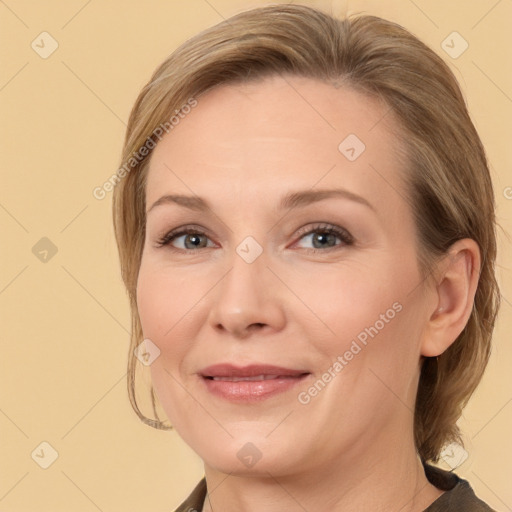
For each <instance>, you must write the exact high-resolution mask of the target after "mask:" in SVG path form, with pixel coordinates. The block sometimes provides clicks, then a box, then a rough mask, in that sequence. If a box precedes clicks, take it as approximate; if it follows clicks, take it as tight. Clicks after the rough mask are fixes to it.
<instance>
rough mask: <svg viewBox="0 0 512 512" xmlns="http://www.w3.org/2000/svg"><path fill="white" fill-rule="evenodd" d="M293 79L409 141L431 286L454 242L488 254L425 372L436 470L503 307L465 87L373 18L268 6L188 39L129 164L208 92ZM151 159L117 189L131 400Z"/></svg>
mask: <svg viewBox="0 0 512 512" xmlns="http://www.w3.org/2000/svg"><path fill="white" fill-rule="evenodd" d="M282 74H292V75H295V76H303V77H309V78H314V79H318V80H322V81H326V82H335V83H339V81H341V82H342V83H344V84H346V85H347V86H349V87H351V88H353V89H355V90H359V91H361V92H363V93H365V94H369V95H374V96H376V97H378V98H381V99H382V100H384V102H385V103H386V104H387V105H388V107H389V108H390V109H391V110H392V112H393V115H394V116H396V119H397V120H398V123H399V124H400V128H401V132H402V133H403V140H402V142H403V143H404V144H405V147H406V151H407V155H408V163H409V165H408V169H407V173H406V176H405V182H406V184H407V187H408V190H409V197H408V200H410V203H411V205H412V207H413V212H414V218H415V222H416V226H417V246H418V261H419V263H420V267H421V269H422V273H423V276H424V277H425V278H427V277H428V276H429V274H430V273H431V271H432V269H433V265H434V263H435V261H436V260H437V258H438V257H440V256H442V255H444V254H446V252H447V249H448V248H449V247H450V245H451V244H453V243H454V242H455V241H457V240H459V239H462V238H472V239H473V240H475V241H476V242H477V243H478V245H479V247H480V250H481V254H482V255H483V261H482V265H481V269H480V279H479V283H478V288H477V291H476V296H475V300H474V307H473V310H472V313H471V316H470V318H469V320H468V323H467V325H466V326H465V328H464V330H463V331H462V333H461V334H460V336H459V337H458V338H457V340H456V341H455V342H454V343H453V344H452V345H451V346H450V348H448V349H447V350H446V351H445V352H444V353H443V354H442V355H440V356H439V357H438V358H437V359H436V358H426V359H425V361H424V362H423V365H422V370H421V375H420V379H419V387H418V394H417V399H416V407H415V418H414V433H415V443H416V448H417V451H418V453H419V455H420V457H421V458H422V460H424V461H429V460H432V461H437V460H438V459H439V454H440V451H441V449H442V447H443V446H444V445H445V444H446V443H448V442H452V441H457V442H459V443H461V444H462V440H461V436H460V431H459V428H458V427H457V425H456V421H457V420H458V418H459V417H460V415H461V413H462V409H463V408H464V407H465V405H466V403H467V402H468V400H469V398H470V396H471V395H472V393H473V391H474V390H475V388H476V387H477V385H478V383H479V382H480V380H481V377H482V375H483V372H484V370H485V367H486V365H487V361H488V358H489V355H490V347H491V335H492V331H493V328H494V323H495V318H496V315H497V311H498V308H499V303H500V295H499V289H498V284H497V281H496V278H495V273H494V265H495V259H496V222H495V213H494V208H495V204H494V194H493V188H492V182H491V178H490V173H489V169H488V164H487V160H486V156H485V151H484V148H483V146H482V143H481V141H480V138H479V137H478V134H477V132H476V130H475V127H474V126H473V123H472V121H471V119H470V116H469V114H468V111H467V108H466V104H465V101H464V98H463V96H462V93H461V91H460V88H459V86H458V83H457V80H456V79H455V77H454V75H453V73H452V72H451V71H450V69H449V67H448V66H447V65H446V64H445V63H444V61H443V60H442V59H441V58H440V57H439V56H438V55H436V53H434V52H433V51H432V50H431V49H430V48H428V47H427V46H426V45H425V44H423V43H422V42H421V41H419V40H418V39H417V38H416V37H414V36H413V35H412V34H411V33H409V32H408V31H407V30H405V29H404V28H403V27H401V26H400V25H397V24H395V23H392V22H389V21H386V20H383V19H381V18H378V17H375V16H367V15H357V16H351V17H348V18H346V19H343V20H340V19H336V18H334V17H331V16H330V15H328V14H326V13H323V12H321V11H319V10H317V9H314V8H311V7H306V6H298V5H272V6H267V7H262V8H257V9H252V10H249V11H246V12H243V13H240V14H238V15H236V16H234V17H232V18H229V19H227V20H225V21H224V22H222V23H220V24H218V25H216V26H214V27H212V28H210V29H208V30H205V31H203V32H201V33H200V34H198V35H196V36H195V37H193V38H191V39H189V40H188V41H186V42H185V43H184V44H183V45H182V46H180V47H179V48H178V49H177V50H176V51H175V52H174V53H172V54H171V55H170V56H169V57H168V58H167V59H166V60H165V61H164V62H163V63H162V64H161V65H160V66H159V67H158V68H157V69H156V71H155V72H154V74H153V76H152V77H151V79H150V80H149V82H148V83H147V85H146V86H145V87H144V88H143V89H142V91H141V93H140V94H139V96H138V98H137V100H136V102H135V105H134V107H133V109H132V111H131V114H130V119H129V122H128V127H127V131H126V137H125V142H124V148H123V154H122V163H124V164H126V162H128V161H129V160H130V159H133V155H134V154H136V153H137V152H139V150H140V148H142V147H144V146H145V147H146V148H147V147H149V148H151V149H152V147H154V146H155V145H156V143H157V142H158V140H157V139H159V138H160V137H157V135H156V134H158V130H157V132H156V133H155V130H156V129H157V127H159V126H164V123H166V122H168V119H169V116H170V115H172V113H173V112H177V110H179V109H180V108H181V107H182V106H183V105H186V104H187V103H190V102H191V98H196V97H198V96H199V95H200V94H203V93H204V92H206V91H208V90H209V89H211V88H212V87H215V86H218V85H221V84H226V83H230V82H236V81H238V82H240V81H242V82H243V81H249V80H257V79H261V78H263V77H265V76H268V75H282ZM151 149H150V150H149V152H148V154H147V155H145V156H144V157H143V158H140V159H139V158H137V160H136V161H133V160H130V162H131V169H130V170H129V172H128V171H127V172H125V173H123V177H122V179H119V180H118V181H119V182H118V183H117V185H116V186H115V189H114V196H113V217H114V229H115V236H116V241H117V245H118V249H119V255H120V262H121V271H122V277H123V281H124V283H125V285H126V288H127V291H128V294H129V297H130V304H131V312H132V337H131V343H130V349H129V355H128V392H129V397H130V402H131V404H132V406H133V408H134V410H135V412H136V413H137V414H138V415H139V417H140V418H141V419H142V421H144V422H145V423H147V424H149V425H151V426H153V427H155V428H161V429H168V428H172V427H168V426H165V425H164V424H163V423H162V422H161V421H160V419H159V418H158V414H157V411H156V407H155V398H156V397H155V394H154V390H153V388H151V400H152V405H153V413H154V415H155V417H156V419H150V418H148V417H146V416H145V415H144V414H142V412H141V411H140V409H139V407H138V405H137V400H136V396H135V370H136V358H135V356H134V349H135V347H136V346H137V345H138V344H139V343H140V342H141V341H142V337H143V334H142V329H141V325H140V320H139V317H138V312H137V303H136V285H137V276H138V270H139V267H140V262H141V255H142V249H143V245H144V238H145V177H146V174H147V170H148V162H149V157H150V155H151Z"/></svg>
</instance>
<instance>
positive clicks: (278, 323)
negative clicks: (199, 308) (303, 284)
mask: <svg viewBox="0 0 512 512" xmlns="http://www.w3.org/2000/svg"><path fill="white" fill-rule="evenodd" d="M231 262H232V265H231V269H230V270H229V271H228V272H227V273H226V274H225V275H224V277H223V278H222V279H221V281H220V282H219V283H218V284H217V286H216V287H215V293H213V294H212V297H211V300H212V304H213V305H212V308H211V310H210V314H209V324H210V325H211V326H212V327H213V328H214V329H215V330H216V331H222V332H226V333H230V334H232V335H233V336H235V337H237V338H239V339H245V338H247V337H249V336H250V335H251V333H253V332H255V333H258V334H259V335H262V334H266V333H267V332H268V333H271V332H276V331H279V330H281V329H283V327H284V325H285V321H286V317H285V304H284V298H285V297H284V295H285V291H284V290H283V283H282V282H281V281H280V280H279V278H278V277H276V274H275V271H272V270H270V269H269V268H268V266H267V264H268V260H267V258H266V257H265V253H262V254H261V255H260V256H259V257H258V258H257V259H256V260H255V261H253V262H252V263H248V262H246V261H245V260H244V259H243V258H242V257H240V256H239V255H238V253H236V252H234V254H233V257H232V259H231Z"/></svg>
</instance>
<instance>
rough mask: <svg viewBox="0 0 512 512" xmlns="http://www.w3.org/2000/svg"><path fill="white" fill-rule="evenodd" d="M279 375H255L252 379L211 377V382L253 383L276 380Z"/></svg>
mask: <svg viewBox="0 0 512 512" xmlns="http://www.w3.org/2000/svg"><path fill="white" fill-rule="evenodd" d="M279 377H280V375H255V376H254V377H212V378H213V380H223V381H227V382H241V381H245V380H248V381H253V380H271V379H277V378H279Z"/></svg>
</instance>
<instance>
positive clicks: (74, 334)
mask: <svg viewBox="0 0 512 512" xmlns="http://www.w3.org/2000/svg"><path fill="white" fill-rule="evenodd" d="M265 3H267V2H264V1H261V2H259V1H253V2H246V1H233V0H210V1H208V2H207V1H206V0H190V1H187V2H185V1H181V2H178V1H169V0H167V1H164V0H153V1H146V2H135V1H121V0H110V1H103V2H101V1H99V0H89V1H86V0H73V1H71V0H70V1H66V2H64V1H62V2H58V1H55V0H53V1H45V2H38V1H31V2H29V1H23V0H19V1H15V0H5V1H0V30H1V31H0V34H1V45H0V55H1V67H0V104H1V128H0V129H1V134H0V141H1V142H0V144H1V155H2V158H1V169H2V187H1V189H0V222H1V226H2V227H1V229H2V240H3V244H2V248H1V250H0V257H1V261H0V308H1V320H2V323H1V330H0V336H1V338H0V340H1V341H0V343H1V363H0V364H1V373H0V511H10V512H29V511H30V512H33V511H36V510H37V511H39V512H46V511H48V512H49V511H52V512H59V511H68V512H69V511H73V512H92V511H95V510H101V511H103V512H109V511H121V510H122V511H124V512H130V511H136V510H137V511H139V510H145V511H149V510H152V511H155V512H159V511H162V512H163V511H171V510H173V508H174V507H175V506H177V505H178V503H179V502H180V501H181V500H182V499H183V498H185V496H186V495H188V493H189V492H190V491H191V489H192V488H193V486H194V485H195V484H196V482H197V481H198V480H199V478H201V477H202V474H203V473H202V465H201V461H200V460H199V459H198V458H197V456H196V455H195V454H194V453H193V452H192V451H191V450H190V449H189V448H188V447H187V446H186V445H184V443H183V442H182V441H181V440H180V439H179V437H178V436H177V434H175V433H174V432H170V433H169V432H162V431H157V430H154V429H151V428H150V427H147V426H145V425H143V424H142V423H141V422H140V421H139V420H138V418H137V417H136V416H135V414H134V413H133V412H132V410H131V408H130V405H129V402H128V398H127V392H126V374H125V372H126V370H125V366H126V359H127V347H128V331H129V327H130V320H129V310H128V302H127V299H126V295H125V292H124V289H123V287H122V283H121V280H120V276H119V270H118V261H117V253H116V249H115V245H114V238H113V230H112V227H111V212H110V208H111V203H110V201H111V194H109V195H108V197H107V198H106V199H104V200H102V201H100V200H97V199H95V198H94V197H93V195H92V190H93V188H94V187H96V186H99V185H101V184H102V183H103V182H104V181H105V180H106V179H107V178H108V177H109V176H111V175H112V173H113V172H114V171H115V170H116V169H117V166H118V163H119V162H118V160H119V156H120V151H121V145H122V140H123V136H124V129H125V125H126V121H127V119H128V115H129V111H130V109H131V106H132V104H133V102H134V101H135V98H136V96H137V94H138V92H139V90H140V88H141V87H142V85H143V84H144V83H145V82H146V81H147V79H148V78H149V76H150V74H151V73H152V72H153V70H154V68H155V67H156V66H157V65H158V64H159V63H160V62H161V61H162V60H163V59H164V58H165V57H166V56H167V55H168V54H169V53H170V52H171V51H172V50H173V49H174V48H176V47H177V46H178V45H179V44H180V43H182V42H183V41H184V40H185V39H186V38H188V37H190V36H192V35H193V34H195V33H197V32H198V31H200V30H202V29H204V28H206V27H209V26H211V25H213V24H215V23H217V22H219V21H220V20H222V18H225V17H228V16H230V15H232V14H234V13H236V12H239V11H241V10H244V9H246V8H249V7H253V6H256V5H264V4H265ZM296 3H299V2H296ZM309 4H312V5H317V6H319V7H321V8H324V9H326V10H328V11H331V12H333V13H334V14H337V15H343V14H345V13H346V12H347V11H348V12H353V11H365V12H368V13H371V14H377V15H380V16H383V17H385V18H388V19H390V20H393V21H397V22H398V23H400V24H402V25H404V26H405V27H407V28H408V29H410V30H411V31H412V32H413V33H414V34H416V35H417V36H419V37H420V38H421V39H422V40H424V41H425V42H426V43H427V44H429V45H430V46H431V47H432V48H434V49H435V50H436V51H437V52H439V53H440V54H441V55H442V56H443V57H444V58H445V60H446V61H447V62H449V64H450V65H451V66H452V68H453V70H454V71H455V73H456V76H457V77H458V79H459V80H460V83H461V86H462V88H463V91H464V94H465V95H466V97H467V100H468V103H469V108H470V111H471V113H472V116H473V119H474V122H475V124H476V127H477V129H478V130H479V133H480V135H481V137H482V139H483V142H484V145H485V146H486V148H487V151H488V156H489V159H490V162H491V165H492V171H493V179H494V183H495V187H496V199H497V208H498V217H499V220H500V223H501V225H502V227H503V229H504V230H505V231H506V232H508V233H510V232H511V231H512V229H511V224H512V222H511V219H512V188H507V187H512V172H511V169H512V166H511V159H512V152H511V149H510V136H511V125H512V76H511V72H510V69H511V66H510V59H511V50H510V48H511V45H512V36H511V32H510V21H511V19H512V2H511V1H510V0H500V1H497V0H480V1H474V2H467V1H463V0H457V1H451V2H445V1H441V0H436V1H426V0H414V1H413V0H400V1H370V0H368V1H363V0H361V1H356V0H351V1H332V2H330V1H317V2H309ZM44 31H46V32H48V33H49V34H50V35H51V36H52V37H53V38H54V39H55V40H56V41H57V42H58V45H59V46H58V48H57V50H56V51H55V52H54V53H53V54H52V55H50V56H49V57H48V58H46V59H43V58H42V57H41V56H40V54H39V53H41V52H43V51H44V50H43V43H41V39H42V38H43V37H45V38H46V39H45V43H44V48H46V50H48V49H49V48H50V40H49V39H48V36H41V37H38V36H39V34H41V32H44ZM453 31H457V32H459V33H460V34H461V35H462V37H463V38H464V39H465V40H466V41H467V42H468V43H469V47H468V49H467V50H466V51H465V52H464V53H463V54H462V55H461V56H460V57H458V58H456V59H454V58H452V57H450V56H448V55H447V54H446V53H445V52H444V50H443V49H442V47H441V42H442V41H443V40H444V39H445V38H446V37H447V36H448V35H449V34H451V33H452V32H453ZM34 40H35V43H34V45H39V46H36V49H37V50H38V52H39V53H37V52H36V51H35V50H34V49H32V47H31V43H32V41H34ZM507 196H508V198H507ZM43 237H47V238H48V239H50V240H51V242H52V243H53V244H54V245H55V246H56V248H57V252H56V254H55V255H53V256H52V254H51V252H49V253H48V255H47V261H46V262H43V261H41V260H40V259H39V258H38V257H36V255H35V254H34V253H33V252H32V248H33V247H34V245H35V244H36V243H38V241H39V240H40V239H41V238H43ZM40 243H42V244H43V245H44V244H45V243H46V244H47V243H48V242H40ZM511 246H512V244H511V241H510V238H507V236H505V235H504V234H503V233H502V232H500V250H501V252H500V257H499V263H500V265H499V269H498V272H499V279H500V283H501V285H502V294H503V297H504V300H503V306H502V310H501V313H500V317H499V320H498V325H497V329H496V335H495V346H494V352H493V355H492V360H491V362H490V366H489V369H488V371H487V373H486V376H485V378H484V381H483V382H482V385H481V387H480V389H479V391H478V393H477V394H476V395H475V396H474V398H473V399H472V401H471V402H470V404H469V406H468V407H467V409H466V411H465V413H464V417H463V418H462V420H461V426H462V427H463V428H464V430H465V438H466V443H467V450H468V452H469V457H468V459H467V460H466V461H465V462H464V463H463V464H462V465H461V466H460V467H458V468H457V470H456V471H457V472H458V473H459V474H460V475H461V476H463V477H465V478H468V479H469V480H470V482H471V483H472V485H473V487H474V488H475V490H476V492H477V494H478V495H480V496H481V497H482V498H483V499H484V500H485V501H487V502H488V503H489V504H490V505H491V506H492V507H493V508H495V509H497V510H500V511H505V510H512V487H511V486H510V481H512V475H511V473H512V471H511V467H512V463H511V459H512V449H511V440H510V426H511V423H512V422H511V420H512V385H511V381H510V365H511V363H512V350H511V344H510V342H509V341H510V334H509V333H510V330H511V328H512V321H511V318H512V314H511V313H512V277H511V276H512V273H511V269H510V262H511V261H512V258H511V253H512V251H511ZM39 250H41V249H39ZM36 252H37V251H36ZM43 256H44V254H39V257H43ZM43 441H46V442H47V443H49V444H50V445H51V446H52V447H53V449H55V450H56V451H57V452H58V458H57V459H56V460H55V462H54V463H53V464H52V465H50V466H49V467H48V468H47V469H42V468H41V467H40V466H39V464H38V462H39V463H41V462H44V460H46V461H48V460H49V456H50V451H49V449H48V448H46V447H44V446H43V447H42V448H41V447H39V445H40V443H41V442H43ZM34 450H35V454H34V457H32V456H31V454H32V453H33V452H34ZM41 450H43V451H41ZM441 465H442V466H443V467H446V468H447V467H448V466H447V465H446V463H445V462H442V463H441Z"/></svg>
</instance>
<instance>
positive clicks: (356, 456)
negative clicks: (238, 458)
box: [203, 436, 442, 512]
mask: <svg viewBox="0 0 512 512" xmlns="http://www.w3.org/2000/svg"><path fill="white" fill-rule="evenodd" d="M388 441H389V440H388ZM380 442H382V440H379V443H380ZM360 444H361V443H360ZM362 444H363V445H364V442H363V443H362ZM363 449H364V451H363ZM368 453H370V457H369V456H368V455H367V454H368ZM363 454H366V455H363ZM205 476H206V482H207V486H208V490H209V492H208V494H207V496H206V499H205V502H204V507H203V511H204V512H219V511H222V512H235V511H237V512H238V511H240V510H243V511H244V512H253V511H254V512H255V511H260V510H265V511H266V512H274V511H276V512H277V511H281V510H287V511H289V512H304V510H331V511H332V512H338V511H339V512H341V511H342V510H343V511H346V510H350V511H353V512H359V511H361V512H363V511H368V510H373V511H375V512H385V511H389V510H400V512H422V511H424V510H425V509H426V508H427V507H428V506H429V505H430V504H431V503H432V502H433V501H435V500H436V499H437V498H438V497H439V496H440V495H441V494H442V491H440V490H439V489H437V488H436V487H434V486H433V485H431V484H430V483H429V482H428V480H427V478H426V476H425V473H424V470H423V465H422V464H421V461H420V459H419V457H418V456H417V455H416V452H415V449H414V443H413V441H412V436H411V439H410V443H407V444H406V443H404V438H403V437H401V438H400V436H397V438H396V439H395V441H394V442H391V443H389V444H384V445H382V444H380V449H379V452H378V453H377V452H376V451H373V452H371V451H370V452H369V451H368V447H367V446H366V448H365V447H364V446H353V447H352V448H351V449H350V450H349V451H348V452H347V453H344V454H343V456H342V457H340V456H337V457H333V459H332V460H330V461H329V462H328V463H325V461H323V463H322V466H321V467H316V468H308V469H307V470H306V471H298V472H294V473H293V474H292V473H289V472H288V473H286V474H284V473H279V472H278V471H274V472H272V470H269V471H262V475H259V476H253V475H251V476H244V475H237V476H234V475H232V474H231V475H229V474H224V473H222V472H219V471H217V470H215V469H213V468H211V467H209V466H207V465H205Z"/></svg>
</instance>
